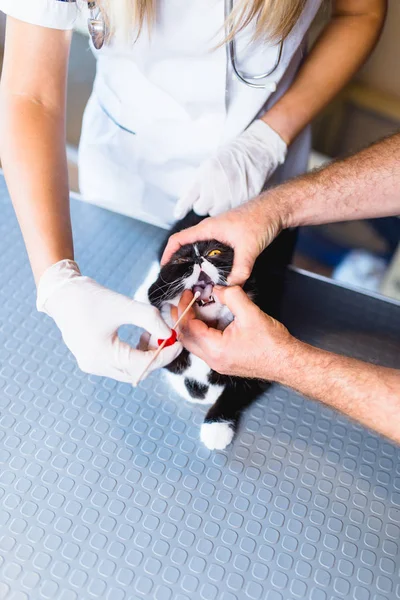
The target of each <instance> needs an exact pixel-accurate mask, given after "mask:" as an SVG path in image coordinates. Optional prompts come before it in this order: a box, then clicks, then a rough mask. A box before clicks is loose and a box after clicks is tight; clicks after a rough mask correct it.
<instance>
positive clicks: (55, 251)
mask: <svg viewBox="0 0 400 600" xmlns="http://www.w3.org/2000/svg"><path fill="white" fill-rule="evenodd" d="M70 41H71V32H69V31H61V30H56V29H50V28H45V27H40V26H36V25H31V24H28V23H24V22H22V21H19V20H17V19H13V18H11V17H8V18H7V30H6V43H5V53H4V63H3V71H2V78H1V86H0V107H1V111H0V115H1V123H0V127H1V136H0V151H1V158H2V165H3V168H4V173H5V176H6V180H7V185H8V188H9V190H10V194H11V198H12V201H13V204H14V208H15V211H16V214H17V217H18V221H19V224H20V227H21V230H22V234H23V236H24V240H25V244H26V248H27V251H28V256H29V260H30V262H31V266H32V270H33V273H34V276H35V279H36V281H38V280H39V278H40V276H41V275H42V273H43V272H44V271H45V269H46V268H48V267H49V266H50V265H52V264H54V263H56V262H57V261H59V260H61V259H73V243H72V232H71V220H70V216H69V191H68V172H67V159H66V152H65V102H66V76H67V66H68V55H69V47H70ZM50 49H51V51H50Z"/></svg>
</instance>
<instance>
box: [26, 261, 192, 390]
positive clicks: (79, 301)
mask: <svg viewBox="0 0 400 600" xmlns="http://www.w3.org/2000/svg"><path fill="white" fill-rule="evenodd" d="M37 308H38V310H39V311H40V312H44V313H46V314H47V315H49V316H50V317H52V318H53V319H54V321H55V322H56V324H57V326H58V328H59V329H60V331H61V334H62V336H63V339H64V342H65V344H66V345H67V346H68V348H69V349H70V351H71V352H72V354H73V355H74V356H75V358H76V360H77V362H78V366H79V368H80V369H81V370H82V371H84V372H86V373H91V374H93V375H100V376H104V377H111V378H112V379H117V380H118V381H123V382H127V383H134V382H136V381H137V379H138V377H139V376H140V375H141V373H142V372H143V371H144V369H145V368H146V366H147V365H148V364H149V362H150V360H151V358H152V356H153V355H154V352H141V351H140V350H136V349H134V348H132V347H131V346H129V344H126V343H125V342H122V341H121V340H120V339H119V337H118V328H119V327H121V325H124V324H131V325H137V326H139V327H142V328H144V329H145V330H147V331H150V332H151V333H152V334H154V335H155V336H157V338H163V339H164V338H168V337H170V335H171V329H170V328H169V327H168V325H167V324H166V323H165V322H164V320H163V319H162V317H161V315H160V313H159V311H158V310H157V309H156V308H154V307H153V306H151V305H147V304H142V303H141V302H135V301H134V300H131V299H129V298H127V297H126V296H122V295H121V294H117V293H116V292H113V291H111V290H109V289H107V288H105V287H103V286H101V285H99V284H98V283H96V282H95V281H93V279H90V278H89V277H83V276H82V275H81V273H80V271H79V267H78V265H77V264H76V263H75V262H74V261H72V260H62V261H60V262H58V263H56V264H54V265H52V266H51V267H49V269H47V271H45V273H44V274H43V275H42V277H41V279H40V281H39V285H38V295H37ZM181 351H182V345H181V344H180V343H179V342H177V343H175V344H174V345H173V346H170V347H168V348H165V349H164V350H163V351H162V352H161V353H160V356H159V357H158V358H157V360H156V361H155V362H154V363H153V364H152V365H151V367H150V371H153V370H154V369H158V368H160V367H164V366H165V365H168V364H169V363H170V362H172V361H173V360H174V359H175V358H176V357H177V356H178V355H179V354H180V352H181Z"/></svg>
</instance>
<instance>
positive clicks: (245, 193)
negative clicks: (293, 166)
mask: <svg viewBox="0 0 400 600" xmlns="http://www.w3.org/2000/svg"><path fill="white" fill-rule="evenodd" d="M386 5H387V1H386V0H336V1H335V2H334V3H333V13H332V18H331V20H330V22H329V23H328V25H327V26H326V27H325V29H324V30H323V32H322V34H321V35H320V37H319V40H318V42H317V43H316V45H315V47H314V48H313V49H312V51H311V52H310V54H309V55H308V56H307V58H306V59H305V60H304V63H303V65H302V67H301V68H300V70H299V72H298V74H297V75H296V78H295V79H294V81H293V83H292V85H291V86H290V87H289V89H288V90H287V91H286V93H285V94H284V95H283V96H282V97H281V98H280V99H279V100H278V101H277V102H276V103H275V104H273V105H272V107H270V108H269V109H268V110H267V112H266V113H265V114H264V115H263V117H262V118H261V119H256V120H255V121H254V122H253V123H252V124H251V125H250V126H249V127H248V128H247V129H246V131H244V132H243V133H242V134H240V135H239V136H237V137H236V138H234V139H233V140H232V141H231V142H229V143H228V144H225V145H223V146H221V148H220V149H219V150H218V151H217V152H216V153H215V155H213V156H211V157H210V158H209V159H208V160H206V161H205V162H203V163H202V164H201V165H200V167H199V169H198V171H197V173H196V174H195V177H194V181H193V183H192V185H191V186H190V188H189V189H188V190H187V191H186V192H185V193H184V194H183V195H182V196H181V198H180V199H179V200H178V203H177V205H176V208H175V217H176V218H177V219H179V218H182V217H183V216H184V215H185V214H186V213H187V212H188V211H189V210H190V209H193V210H194V211H195V212H196V213H198V214H199V215H211V216H217V215H219V214H221V213H223V212H225V211H227V210H230V209H232V208H236V207H238V206H240V205H242V204H244V203H246V202H248V201H249V200H250V199H251V198H254V197H255V196H256V195H257V194H259V193H260V192H261V190H262V188H263V187H264V185H265V183H266V181H268V180H269V178H270V177H271V175H272V174H273V172H274V171H275V169H276V168H277V167H278V165H280V164H282V163H283V162H284V160H285V156H286V150H287V145H289V144H290V143H291V142H292V141H293V140H294V139H295V137H296V136H297V135H298V134H299V133H300V131H301V130H302V129H303V128H304V127H305V126H306V125H307V124H309V123H310V122H311V121H312V120H313V119H314V117H315V116H316V115H317V114H318V113H319V112H320V111H321V110H322V108H323V107H324V106H326V104H328V102H330V100H332V98H333V97H334V96H335V95H336V94H337V93H338V92H339V91H340V89H341V88H342V87H343V86H344V85H345V84H346V82H347V81H348V80H349V79H350V78H351V77H352V76H353V75H354V73H355V72H356V71H357V69H358V68H359V67H360V66H361V64H362V63H363V62H364V60H365V59H366V58H367V56H368V55H369V53H370V52H371V50H372V48H373V47H374V45H375V43H376V41H377V39H378V36H379V33H380V31H381V28H382V25H383V22H384V18H385V13H386Z"/></svg>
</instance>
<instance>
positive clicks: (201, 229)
mask: <svg viewBox="0 0 400 600" xmlns="http://www.w3.org/2000/svg"><path fill="white" fill-rule="evenodd" d="M207 221H208V219H206V220H205V221H202V222H201V223H200V224H199V225H195V226H194V227H189V228H188V229H184V230H183V231H180V232H179V233H175V234H174V235H171V237H170V238H169V240H168V244H167V247H166V248H165V250H164V254H163V256H162V259H161V265H165V264H166V263H167V262H168V261H169V260H171V257H172V256H173V255H174V254H175V252H177V251H178V250H179V248H181V247H182V246H184V245H185V244H193V243H194V242H199V241H200V240H206V239H209V234H208V232H207Z"/></svg>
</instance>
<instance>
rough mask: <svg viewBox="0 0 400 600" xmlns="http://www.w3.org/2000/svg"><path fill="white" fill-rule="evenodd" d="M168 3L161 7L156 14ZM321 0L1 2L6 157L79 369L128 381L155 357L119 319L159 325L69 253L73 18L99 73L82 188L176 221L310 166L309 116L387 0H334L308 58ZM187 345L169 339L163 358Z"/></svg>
mask: <svg viewBox="0 0 400 600" xmlns="http://www.w3.org/2000/svg"><path fill="white" fill-rule="evenodd" d="M156 5H157V12H156ZM320 5H321V0H279V1H276V0H240V1H239V0H238V1H235V2H231V0H217V1H216V0H191V1H190V2H187V1H184V0H165V1H163V2H159V3H156V1H155V0H140V1H139V0H119V1H118V2H117V1H114V0H96V2H92V1H91V2H89V3H87V2H85V1H83V0H77V1H76V0H0V10H2V11H4V12H5V13H6V14H7V15H8V18H7V32H6V46H5V55H4V66H3V75H2V84H1V142H0V143H1V157H2V165H3V167H4V171H5V175H6V179H7V183H8V187H9V190H10V193H11V196H12V199H13V203H14V205H15V210H16V213H17V216H18V219H19V223H20V226H21V229H22V232H23V235H24V239H25V243H26V247H27V251H28V254H29V259H30V261H31V265H32V269H33V273H34V276H35V279H36V282H37V284H38V297H37V307H38V309H39V310H40V311H42V312H45V313H47V314H48V315H50V316H51V317H53V319H54V321H55V322H56V324H57V325H58V327H59V328H60V330H61V333H62V335H63V338H64V341H65V343H66V344H67V346H68V347H69V349H70V350H71V351H72V353H73V354H74V355H75V357H76V359H77V361H78V364H79V365H80V367H81V368H82V369H83V370H84V371H87V372H89V373H95V374H97V375H107V376H109V377H114V378H115V379H119V380H121V381H132V380H134V379H136V377H137V375H138V374H139V373H140V372H141V371H142V370H143V364H144V361H145V362H148V360H149V358H148V356H146V355H144V354H142V353H139V351H138V350H134V349H132V348H130V347H129V346H127V345H126V344H123V343H122V342H120V340H119V338H118V336H117V331H118V327H119V326H121V325H122V324H124V323H132V324H135V325H139V326H141V327H143V328H145V329H147V330H149V331H150V332H151V333H154V334H156V335H158V336H159V337H167V336H168V335H169V334H170V330H169V328H168V327H167V326H166V325H165V323H164V322H163V321H162V320H161V317H160V315H159V314H158V313H157V312H156V311H155V310H154V309H153V308H151V307H147V306H142V305H139V304H137V303H135V302H133V301H132V300H129V299H128V298H125V297H122V296H119V295H117V294H115V293H114V292H112V291H110V290H108V289H106V288H104V287H102V286H100V285H98V284H97V283H96V282H95V281H93V280H91V279H89V278H87V277H85V276H83V275H82V274H81V272H80V270H79V267H78V265H77V264H76V263H75V262H74V251H73V243H72V232H71V222H70V216H69V204H68V176H67V160H66V153H65V129H66V125H65V104H66V75H67V65H68V55H69V49H70V44H71V30H72V28H73V26H74V23H75V21H76V19H77V16H78V15H79V13H80V12H82V13H83V17H84V18H85V19H86V18H88V19H89V29H90V34H91V36H92V49H93V52H94V54H95V56H96V58H97V75H96V80H95V84H94V89H93V93H92V96H91V98H90V100H89V103H88V106H87V109H86V112H85V115H84V120H83V128H82V136H81V144H80V153H79V168H80V171H79V172H80V189H81V192H82V195H83V197H84V199H86V200H87V201H89V202H93V203H96V204H99V205H101V206H104V207H107V208H110V209H112V210H115V211H119V212H121V213H125V214H128V215H130V216H133V217H136V218H138V219H142V220H143V221H147V222H149V223H153V224H156V225H160V226H162V227H168V226H170V224H171V223H172V222H173V221H174V218H178V217H180V216H183V215H184V214H185V213H186V212H187V211H189V210H190V209H191V208H194V209H195V210H196V211H197V212H198V213H199V214H202V215H207V214H211V215H217V214H219V213H221V212H223V211H225V210H227V209H230V208H233V207H236V206H238V205H240V204H242V203H244V202H246V201H247V200H249V198H251V197H253V196H254V195H256V194H258V193H259V192H260V191H261V190H262V189H263V186H264V184H265V183H266V182H274V183H276V182H280V181H283V180H285V179H287V178H289V177H292V176H294V175H298V174H300V173H302V172H304V170H305V168H306V165H307V159H308V151H309V131H308V128H307V125H308V124H309V123H310V122H311V121H312V119H313V118H314V117H315V116H316V115H317V114H318V113H319V111H320V110H321V109H322V108H323V107H324V106H325V105H326V104H327V103H328V102H329V101H330V100H331V99H332V98H333V96H334V95H335V94H336V93H337V92H338V91H339V90H340V89H341V88H342V86H343V85H344V84H345V83H346V82H347V81H348V80H349V79H350V78H351V77H352V75H353V74H354V73H355V72H356V70H357V69H358V68H359V67H360V65H361V64H362V63H363V61H364V60H365V59H366V57H367V56H368V55H369V53H370V52H371V50H372V48H373V46H374V44H375V43H376V41H377V38H378V36H379V33H380V30H381V27H382V24H383V21H384V16H385V10H386V1H385V0H334V1H333V10H332V18H331V20H330V22H329V23H328V25H327V27H326V28H325V29H324V31H323V32H322V34H321V35H320V38H319V41H318V42H317V43H316V45H315V46H314V48H313V50H312V51H311V52H310V54H309V55H308V56H306V41H305V36H306V33H307V30H308V29H309V27H310V24H311V22H312V21H313V19H314V17H315V15H316V13H317V11H318V9H319V8H320ZM179 351H180V345H179V344H177V345H175V346H172V347H170V348H168V349H166V350H164V351H163V353H162V354H161V357H160V360H159V362H157V363H156V364H155V365H154V366H156V367H160V366H162V365H165V364H166V363H168V362H170V361H171V360H172V359H173V358H174V357H175V355H176V354H177V353H178V352H179Z"/></svg>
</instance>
